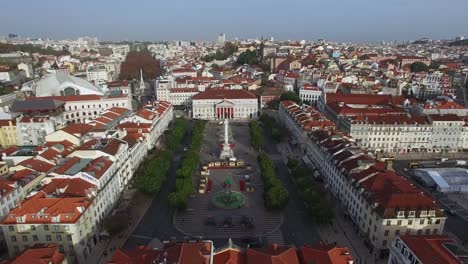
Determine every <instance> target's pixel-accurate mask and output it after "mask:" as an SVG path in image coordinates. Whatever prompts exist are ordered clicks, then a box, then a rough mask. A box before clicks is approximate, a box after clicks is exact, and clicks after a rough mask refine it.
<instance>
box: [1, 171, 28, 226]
mask: <svg viewBox="0 0 468 264" xmlns="http://www.w3.org/2000/svg"><path fill="white" fill-rule="evenodd" d="M23 199H24V194H23V190H22V187H21V185H19V184H17V183H16V182H7V181H6V180H4V179H3V178H2V179H0V219H2V220H3V219H4V218H5V216H6V215H7V214H8V212H10V210H11V209H13V208H14V207H15V206H16V205H17V204H18V203H19V202H20V201H22V200H23Z"/></svg>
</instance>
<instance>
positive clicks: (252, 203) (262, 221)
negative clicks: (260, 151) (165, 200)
mask: <svg viewBox="0 0 468 264" xmlns="http://www.w3.org/2000/svg"><path fill="white" fill-rule="evenodd" d="M220 126H221V125H220V124H218V123H214V122H211V123H209V124H208V125H207V129H206V131H205V135H204V137H205V140H204V144H203V147H202V152H201V155H202V156H201V160H202V161H203V162H204V163H206V162H208V161H213V160H215V159H216V158H217V156H218V155H219V152H220V147H219V146H218V142H219V138H218V136H217V131H218V129H219V127H220ZM230 128H231V129H232V133H233V137H234V142H235V147H234V155H235V156H236V158H238V159H242V160H244V161H245V162H246V163H248V164H252V165H253V166H252V167H253V170H251V171H247V170H243V169H239V170H230V169H223V170H211V171H210V176H209V178H210V179H211V180H212V182H213V184H212V192H211V193H208V194H195V195H194V197H192V198H191V200H190V201H189V204H188V209H187V210H185V211H180V212H176V214H175V216H174V224H175V226H176V228H177V229H178V230H180V231H181V232H183V233H185V234H186V235H189V236H202V237H204V238H208V239H210V238H213V239H216V238H242V237H246V236H263V237H264V236H267V235H269V234H270V233H273V234H272V236H274V240H272V241H278V242H281V241H283V238H282V235H281V232H279V231H278V232H275V231H276V230H278V228H279V227H280V226H281V224H282V214H281V213H275V212H268V211H266V209H265V208H264V206H263V198H262V193H263V184H262V180H261V178H260V173H258V171H257V168H258V165H257V160H256V153H253V152H252V150H251V148H250V137H249V127H248V124H247V123H232V124H231V125H230ZM278 158H279V159H280V158H281V155H279V157H278ZM244 175H249V177H250V179H251V181H252V185H253V186H254V188H255V191H254V192H242V194H244V195H245V198H246V204H245V206H244V207H243V208H240V209H230V210H229V209H220V208H216V207H214V206H213V205H212V204H211V194H212V193H216V192H219V191H223V187H222V186H223V183H224V182H225V181H226V179H230V181H231V184H232V190H233V191H240V190H239V180H241V179H242V178H243V177H244ZM199 179H201V176H198V175H196V176H195V177H194V184H195V186H198V181H199ZM244 215H245V216H249V217H251V218H252V221H253V224H254V228H252V229H247V228H244V227H241V225H240V220H241V218H242V216H244ZM228 216H230V217H232V223H233V227H230V228H225V227H222V224H223V221H224V218H225V217H228ZM208 217H214V218H215V222H216V226H209V225H206V224H205V221H206V219H207V218H208Z"/></svg>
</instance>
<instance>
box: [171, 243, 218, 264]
mask: <svg viewBox="0 0 468 264" xmlns="http://www.w3.org/2000/svg"><path fill="white" fill-rule="evenodd" d="M211 247H212V245H211V243H208V242H189V243H173V244H166V245H164V251H165V252H166V259H167V262H168V263H179V264H209V263H210V258H211Z"/></svg>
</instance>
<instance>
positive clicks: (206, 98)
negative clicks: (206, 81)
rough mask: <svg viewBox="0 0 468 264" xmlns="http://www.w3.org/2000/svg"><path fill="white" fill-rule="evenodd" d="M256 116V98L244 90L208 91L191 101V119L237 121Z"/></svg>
mask: <svg viewBox="0 0 468 264" xmlns="http://www.w3.org/2000/svg"><path fill="white" fill-rule="evenodd" d="M257 115H258V99H257V96H255V95H254V94H252V93H250V92H248V91H246V90H225V89H208V90H206V91H204V92H200V93H198V94H197V95H195V96H194V97H193V99H192V116H193V118H198V119H207V120H214V119H225V118H230V119H239V118H252V117H256V116H257Z"/></svg>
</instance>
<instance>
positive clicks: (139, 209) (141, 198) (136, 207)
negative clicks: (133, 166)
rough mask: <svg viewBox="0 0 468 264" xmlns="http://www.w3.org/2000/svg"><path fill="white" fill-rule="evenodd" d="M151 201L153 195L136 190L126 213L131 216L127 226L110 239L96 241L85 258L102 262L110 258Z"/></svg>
mask: <svg viewBox="0 0 468 264" xmlns="http://www.w3.org/2000/svg"><path fill="white" fill-rule="evenodd" d="M152 201H153V197H150V196H146V195H144V194H142V193H140V192H136V193H135V196H134V197H133V200H132V202H131V206H130V207H129V212H128V214H129V217H130V218H131V220H130V223H129V227H128V228H127V229H126V230H125V231H123V232H122V233H121V234H120V235H118V236H114V237H112V238H111V239H110V240H101V241H100V242H98V244H96V246H95V247H94V249H93V251H92V252H91V255H90V256H89V257H88V259H87V260H88V261H89V263H96V264H98V263H99V264H101V263H103V264H104V263H106V262H107V261H109V260H111V259H112V256H113V255H114V253H115V250H116V249H118V248H120V247H122V246H123V245H124V244H125V242H126V241H127V240H128V238H129V237H130V236H131V234H132V233H133V231H134V230H135V228H136V227H137V226H138V224H139V223H140V221H141V219H142V218H143V216H144V215H145V213H146V211H147V210H148V208H149V207H150V206H151V203H152ZM104 251H106V252H107V256H104Z"/></svg>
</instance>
